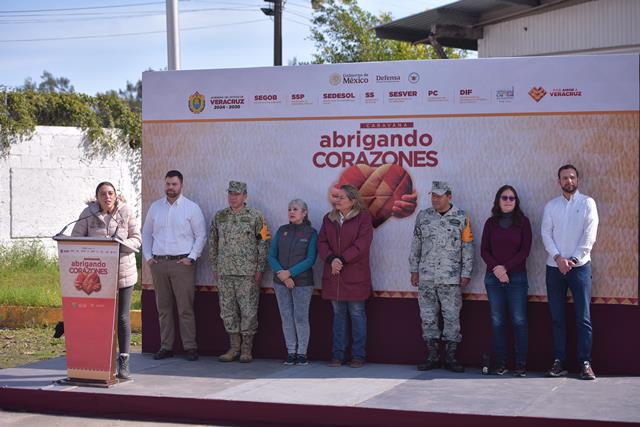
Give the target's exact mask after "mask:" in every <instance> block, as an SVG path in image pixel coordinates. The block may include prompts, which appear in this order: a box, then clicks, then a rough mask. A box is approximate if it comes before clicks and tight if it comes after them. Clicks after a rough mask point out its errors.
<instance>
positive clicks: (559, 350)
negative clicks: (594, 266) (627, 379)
mask: <svg viewBox="0 0 640 427" xmlns="http://www.w3.org/2000/svg"><path fill="white" fill-rule="evenodd" d="M567 289H571V295H572V296H573V302H574V304H573V305H574V308H575V315H576V329H577V331H578V361H579V362H580V363H582V362H585V361H589V362H590V361H591V343H592V340H593V338H592V332H591V314H590V311H589V304H590V303H591V262H588V263H586V264H585V265H583V266H581V267H574V268H572V269H571V270H570V271H569V272H568V273H567V274H566V275H564V274H562V273H560V269H559V268H557V267H550V266H547V297H548V300H549V311H550V313H551V327H552V331H553V357H554V358H555V359H558V360H560V361H561V362H562V363H563V364H564V363H565V362H566V359H567V351H566V346H567V325H566V317H565V308H566V305H567Z"/></svg>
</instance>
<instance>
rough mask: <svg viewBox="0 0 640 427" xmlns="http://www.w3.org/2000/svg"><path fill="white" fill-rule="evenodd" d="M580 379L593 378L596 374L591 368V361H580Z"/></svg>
mask: <svg viewBox="0 0 640 427" xmlns="http://www.w3.org/2000/svg"><path fill="white" fill-rule="evenodd" d="M580 379H581V380H595V379H596V374H594V373H593V368H592V367H591V363H589V361H587V360H585V361H584V362H582V366H581V367H580Z"/></svg>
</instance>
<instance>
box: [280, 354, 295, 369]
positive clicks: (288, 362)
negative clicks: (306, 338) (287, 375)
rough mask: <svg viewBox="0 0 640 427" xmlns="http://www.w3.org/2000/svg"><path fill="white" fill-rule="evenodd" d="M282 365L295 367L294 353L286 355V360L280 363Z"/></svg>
mask: <svg viewBox="0 0 640 427" xmlns="http://www.w3.org/2000/svg"><path fill="white" fill-rule="evenodd" d="M282 364H283V365H289V366H290V365H295V364H296V355H295V354H294V353H289V354H287V359H286V360H285V361H284V362H282Z"/></svg>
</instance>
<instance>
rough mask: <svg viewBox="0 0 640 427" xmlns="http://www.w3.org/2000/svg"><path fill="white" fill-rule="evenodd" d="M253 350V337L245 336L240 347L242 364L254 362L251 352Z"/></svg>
mask: <svg viewBox="0 0 640 427" xmlns="http://www.w3.org/2000/svg"><path fill="white" fill-rule="evenodd" d="M252 348H253V335H243V336H242V345H241V346H240V362H242V363H249V362H251V361H252V360H253V356H252V355H251V350H252Z"/></svg>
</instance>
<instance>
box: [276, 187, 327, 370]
mask: <svg viewBox="0 0 640 427" xmlns="http://www.w3.org/2000/svg"><path fill="white" fill-rule="evenodd" d="M317 240H318V233H317V232H316V230H315V229H314V228H313V227H312V226H311V223H310V222H309V217H308V208H307V204H306V203H305V202H304V201H302V200H300V199H294V200H292V201H290V202H289V224H285V225H283V226H282V227H280V228H279V229H278V232H277V233H276V234H275V235H274V236H273V238H272V239H271V247H270V249H269V264H270V265H271V269H272V270H273V272H274V274H273V281H274V282H275V283H274V285H273V288H274V290H275V292H276V299H277V300H278V308H279V309H280V318H281V319H282V332H283V334H284V340H285V343H286V345H287V359H286V360H285V362H284V364H285V365H294V364H298V365H306V364H307V345H308V344H309V303H310V302H311V295H312V294H313V270H312V267H313V264H314V262H315V261H316V254H317V249H316V242H317Z"/></svg>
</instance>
